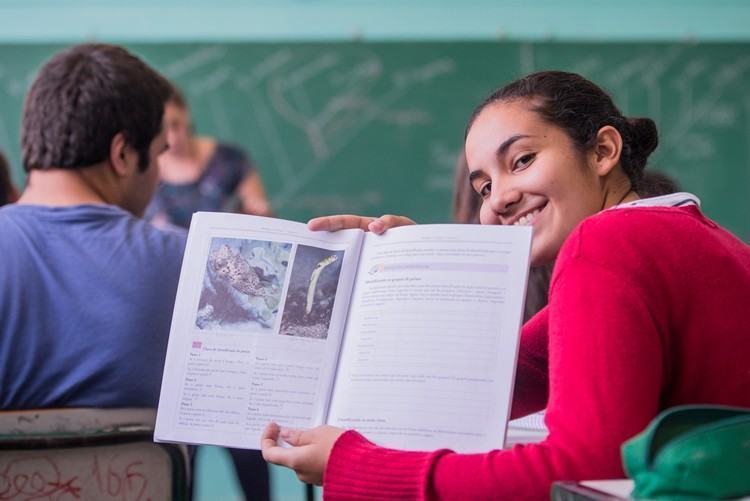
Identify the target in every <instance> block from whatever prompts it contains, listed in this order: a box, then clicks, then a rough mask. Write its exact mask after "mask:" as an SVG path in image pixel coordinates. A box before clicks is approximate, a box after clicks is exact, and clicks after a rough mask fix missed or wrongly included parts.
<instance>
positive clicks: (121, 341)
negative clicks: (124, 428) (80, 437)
mask: <svg viewBox="0 0 750 501" xmlns="http://www.w3.org/2000/svg"><path fill="white" fill-rule="evenodd" d="M0 234H1V235H3V238H2V239H0V255H2V256H3V266H0V284H1V285H0V318H2V319H3V322H2V324H1V325H0V388H2V391H0V409H20V408H38V407H74V406H97V407H123V406H146V407H151V406H155V405H156V402H157V400H158V391H159V386H160V383H161V370H162V367H163V361H164V360H163V358H164V353H165V350H166V344H167V336H168V332H169V324H170V321H171V314H172V306H173V303H174V297H175V292H176V288H177V281H178V276H179V271H180V266H181V262H182V253H183V250H184V244H185V236H184V234H181V233H167V232H163V231H160V230H157V229H155V228H153V227H152V226H151V225H149V224H148V223H145V222H144V221H142V220H141V219H138V218H135V217H134V216H132V215H131V214H129V213H128V212H126V211H124V210H122V209H120V208H119V207H116V206H113V205H78V206H72V207H57V208H52V207H42V206H34V205H9V206H6V207H4V208H2V209H0Z"/></svg>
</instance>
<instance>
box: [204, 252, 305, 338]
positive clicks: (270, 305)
mask: <svg viewBox="0 0 750 501" xmlns="http://www.w3.org/2000/svg"><path fill="white" fill-rule="evenodd" d="M291 249H292V244H290V243H283V242H270V241H264V240H247V239H239V238H214V239H212V240H211V246H210V248H209V253H208V258H207V260H206V271H205V275H204V279H203V288H202V290H201V297H200V300H199V303H198V311H197V312H196V317H195V325H196V326H197V327H198V328H199V329H202V330H235V331H269V332H270V330H271V328H272V327H273V326H274V324H275V323H276V318H277V315H278V309H279V302H280V299H281V291H282V288H283V284H284V279H285V278H286V274H287V268H288V265H289V255H290V253H291Z"/></svg>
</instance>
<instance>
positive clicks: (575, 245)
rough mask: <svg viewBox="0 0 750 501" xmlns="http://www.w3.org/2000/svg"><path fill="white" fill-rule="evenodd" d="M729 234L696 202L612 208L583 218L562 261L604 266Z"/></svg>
mask: <svg viewBox="0 0 750 501" xmlns="http://www.w3.org/2000/svg"><path fill="white" fill-rule="evenodd" d="M720 234H721V235H723V234H728V232H726V230H723V229H721V228H720V227H719V226H718V225H717V224H716V223H715V222H713V221H711V220H710V219H708V218H707V217H705V216H704V215H703V213H702V212H701V210H700V209H699V208H698V207H697V206H696V205H687V206H681V207H663V206H653V207H649V206H641V207H639V206H635V207H625V208H617V209H610V210H605V211H602V212H599V213H598V214H595V215H593V216H591V217H589V218H586V219H584V220H583V221H582V222H581V223H580V224H579V225H578V226H577V227H576V228H575V229H574V230H573V232H571V234H570V235H569V236H568V238H567V240H566V241H565V243H564V244H563V247H562V249H561V250H560V254H559V256H558V261H559V262H565V261H567V260H569V259H573V258H584V259H587V260H588V261H591V262H597V263H599V264H601V265H602V266H605V267H613V266H620V265H621V264H623V263H624V262H627V261H628V260H631V261H637V262H643V261H644V260H648V259H649V257H653V258H654V259H661V258H664V257H666V256H669V255H670V254H673V253H675V252H677V251H678V250H679V248H680V247H683V246H684V245H685V243H686V242H696V241H712V240H715V239H717V238H722V237H721V236H720Z"/></svg>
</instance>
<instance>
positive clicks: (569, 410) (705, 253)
mask: <svg viewBox="0 0 750 501" xmlns="http://www.w3.org/2000/svg"><path fill="white" fill-rule="evenodd" d="M749 300H750V247H748V246H747V245H745V244H743V243H742V242H741V241H740V240H739V239H737V238H736V237H735V236H733V235H732V234H730V233H729V232H727V231H725V230H723V229H722V228H720V227H718V226H717V225H716V224H715V223H713V222H712V221H710V220H709V219H707V218H705V217H704V216H703V215H702V214H701V213H700V210H699V209H698V208H696V207H694V206H689V207H681V208H666V207H639V208H623V209H617V210H610V211H604V212H601V213H599V214H597V215H595V216H592V217H590V218H588V219H586V220H585V221H583V222H582V223H581V224H580V225H579V226H578V227H577V228H576V230H575V231H573V233H572V234H571V235H570V236H569V238H568V239H567V241H566V242H565V245H564V246H563V248H562V250H561V251H560V255H559V256H558V259H557V263H556V266H555V271H554V274H553V277H552V284H551V287H550V303H549V306H548V307H547V308H545V309H544V310H542V311H541V312H540V313H539V314H538V315H537V316H536V317H534V318H533V319H531V320H530V321H529V322H528V323H527V324H526V325H525V326H524V328H523V331H522V337H521V354H520V356H519V364H518V372H517V384H516V389H515V398H514V402H513V414H514V416H516V417H517V416H520V415H523V414H526V413H528V412H531V411H534V410H539V409H542V408H543V407H544V406H545V404H546V405H547V414H546V423H547V426H548V428H549V430H550V433H549V437H548V438H547V439H546V440H545V441H544V442H542V443H539V444H531V445H517V446H515V447H513V448H512V449H509V450H502V451H492V452H489V453H486V454H456V453H454V452H451V451H448V450H441V451H436V452H404V451H397V450H392V449H385V448H382V447H378V446H376V445H374V444H372V443H370V442H368V441H367V440H366V439H364V438H363V437H362V436H361V435H360V434H358V433H356V432H354V431H348V432H346V433H345V434H343V435H342V436H341V437H340V438H339V439H338V441H337V442H336V444H335V446H334V448H333V451H332V453H331V457H330V460H329V462H328V467H327V469H326V472H325V477H324V491H323V492H324V495H325V498H326V499H332V500H333V499H450V500H453V499H488V498H494V499H549V492H550V485H551V483H552V482H553V481H555V480H583V479H604V478H622V477H623V476H624V472H623V470H622V466H621V461H620V446H621V444H622V443H623V442H624V441H626V440H627V439H629V438H630V437H632V436H633V435H635V434H636V433H638V432H640V431H641V430H643V428H645V426H646V425H647V424H648V422H649V421H651V419H653V418H654V416H656V414H657V413H658V412H659V411H661V410H662V409H666V408H668V407H671V406H674V405H680V404H692V403H714V404H725V405H735V406H745V407H750V323H748V320H747V316H746V313H747V311H745V309H747V308H748V307H749V306H750V302H749ZM548 382H549V399H547V394H548V389H547V383H548Z"/></svg>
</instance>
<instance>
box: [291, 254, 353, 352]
mask: <svg viewBox="0 0 750 501" xmlns="http://www.w3.org/2000/svg"><path fill="white" fill-rule="evenodd" d="M343 257H344V251H331V250H328V249H321V248H319V247H309V246H307V245H300V246H298V247H297V253H296V254H295V256H294V265H293V266H292V274H291V277H290V278H289V288H288V290H287V293H286V301H285V303H284V313H283V314H282V316H281V329H280V331H279V334H284V335H286V336H298V337H309V338H316V339H326V338H327V337H328V326H329V324H330V323H331V315H332V314H333V303H334V299H335V298H336V289H337V287H338V284H339V275H340V274H341V261H342V259H343Z"/></svg>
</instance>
